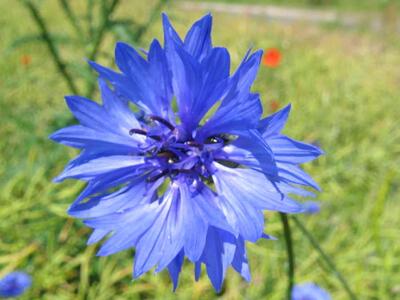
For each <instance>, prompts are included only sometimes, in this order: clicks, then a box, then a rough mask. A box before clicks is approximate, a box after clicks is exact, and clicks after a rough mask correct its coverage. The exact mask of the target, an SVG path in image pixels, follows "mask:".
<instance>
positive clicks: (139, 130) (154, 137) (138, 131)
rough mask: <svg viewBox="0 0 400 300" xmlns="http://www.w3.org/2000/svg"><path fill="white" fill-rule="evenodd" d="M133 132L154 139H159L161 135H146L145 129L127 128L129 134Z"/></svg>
mask: <svg viewBox="0 0 400 300" xmlns="http://www.w3.org/2000/svg"><path fill="white" fill-rule="evenodd" d="M133 134H140V135H144V136H147V137H149V138H151V139H153V140H156V141H158V142H159V141H161V137H160V136H158V135H148V132H147V131H146V130H143V129H139V128H132V129H131V130H129V135H133Z"/></svg>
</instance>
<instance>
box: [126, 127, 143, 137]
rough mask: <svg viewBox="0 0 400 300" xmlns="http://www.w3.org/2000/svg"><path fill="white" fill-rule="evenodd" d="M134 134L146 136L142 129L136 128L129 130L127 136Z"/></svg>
mask: <svg viewBox="0 0 400 300" xmlns="http://www.w3.org/2000/svg"><path fill="white" fill-rule="evenodd" d="M134 134H140V135H145V136H147V131H146V130H143V129H138V128H132V129H131V130H129V135H134Z"/></svg>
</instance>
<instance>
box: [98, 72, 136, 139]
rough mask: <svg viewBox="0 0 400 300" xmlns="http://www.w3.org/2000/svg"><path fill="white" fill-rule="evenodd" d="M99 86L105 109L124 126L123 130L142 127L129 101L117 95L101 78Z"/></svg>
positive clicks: (127, 131) (127, 130)
mask: <svg viewBox="0 0 400 300" xmlns="http://www.w3.org/2000/svg"><path fill="white" fill-rule="evenodd" d="M99 87H100V92H101V97H102V99H103V103H104V108H105V110H106V111H107V112H108V114H109V116H110V117H111V118H113V119H116V120H117V121H118V125H119V126H120V127H122V129H123V132H126V133H129V130H130V129H132V128H140V123H139V121H138V120H137V119H136V117H135V114H134V113H133V112H132V111H131V109H130V108H129V104H128V101H125V100H123V99H122V98H121V97H117V96H116V95H115V93H114V92H113V91H112V90H111V89H110V88H109V87H108V86H107V84H106V83H105V82H104V81H103V80H101V79H100V80H99Z"/></svg>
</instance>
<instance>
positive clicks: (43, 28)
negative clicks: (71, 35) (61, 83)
mask: <svg viewBox="0 0 400 300" xmlns="http://www.w3.org/2000/svg"><path fill="white" fill-rule="evenodd" d="M21 2H22V4H23V5H25V7H26V8H27V9H28V10H29V12H30V14H31V16H32V18H33V20H34V21H35V23H36V25H37V26H38V28H39V30H40V34H41V35H42V38H43V40H44V41H45V43H46V45H47V48H48V49H49V52H50V54H51V56H52V58H53V61H54V63H55V64H56V66H57V69H58V71H59V72H60V73H61V74H62V76H63V77H64V79H65V82H66V83H67V85H68V87H69V89H70V90H71V92H72V93H74V94H78V89H77V87H76V85H75V82H74V81H73V80H72V77H71V75H70V74H69V73H68V70H67V66H66V64H65V62H64V61H63V60H62V59H61V56H60V53H59V51H58V48H57V46H56V45H55V43H54V41H53V39H52V38H51V37H50V33H49V31H48V28H47V25H46V23H45V21H44V19H43V18H42V16H41V15H40V13H39V10H38V9H37V8H36V6H35V5H34V4H33V2H31V1H30V0H21Z"/></svg>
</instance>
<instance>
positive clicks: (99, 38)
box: [14, 0, 168, 98]
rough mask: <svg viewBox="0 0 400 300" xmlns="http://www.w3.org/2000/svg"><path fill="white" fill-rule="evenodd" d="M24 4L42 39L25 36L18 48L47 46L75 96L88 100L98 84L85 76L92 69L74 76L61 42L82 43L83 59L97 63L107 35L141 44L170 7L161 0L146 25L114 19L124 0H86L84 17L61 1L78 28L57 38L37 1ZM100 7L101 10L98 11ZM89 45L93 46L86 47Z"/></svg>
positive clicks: (73, 25) (165, 1)
mask: <svg viewBox="0 0 400 300" xmlns="http://www.w3.org/2000/svg"><path fill="white" fill-rule="evenodd" d="M20 2H21V4H22V5H24V6H25V7H26V9H27V10H28V11H29V13H30V15H31V17H32V20H33V21H34V23H35V24H36V26H37V28H38V30H39V36H37V35H30V36H24V37H23V38H20V39H18V40H16V41H15V42H14V44H15V45H20V44H23V43H27V42H29V43H30V42H40V43H44V44H45V45H46V46H47V49H48V51H49V53H50V55H51V56H50V57H51V58H52V60H53V62H54V64H55V66H56V68H57V70H58V72H59V74H60V75H61V77H62V78H63V79H64V81H65V83H66V85H67V86H68V89H69V90H70V92H71V93H73V94H84V95H85V96H86V97H88V98H92V97H93V94H94V91H95V87H96V81H95V79H94V77H92V76H88V75H87V76H84V75H85V74H90V73H89V72H90V70H89V67H86V68H85V69H84V70H83V69H81V71H82V72H80V73H81V74H79V75H80V76H73V75H72V73H71V68H70V65H69V64H68V63H67V62H66V61H65V60H64V59H63V57H62V55H61V52H60V49H59V43H60V42H61V41H63V42H67V43H72V42H73V41H78V43H79V44H80V45H81V46H82V48H83V49H85V50H84V51H85V52H84V53H83V54H82V57H86V58H88V59H89V60H95V59H96V58H97V56H98V55H99V53H100V48H101V45H102V42H103V40H104V38H105V37H106V36H107V34H114V35H115V36H116V38H119V39H121V37H122V38H124V40H125V41H126V42H129V43H132V44H134V45H137V44H138V43H140V41H141V39H142V37H143V36H144V34H145V33H146V32H147V30H148V29H149V28H150V26H151V25H152V24H153V23H154V21H155V20H156V17H157V16H158V15H159V14H160V13H161V10H162V9H163V7H164V5H166V4H167V2H168V0H159V1H158V2H157V3H156V4H155V5H154V6H153V7H152V8H151V10H150V12H149V16H148V18H147V20H146V21H145V22H144V23H142V24H139V23H136V22H135V21H134V20H129V21H126V20H122V19H118V18H115V19H114V18H113V13H114V12H115V11H116V9H117V8H118V6H119V4H120V0H101V1H94V0H86V10H87V11H86V15H85V16H82V17H80V16H79V14H76V13H75V11H74V9H73V8H72V7H71V5H70V2H69V1H67V0H58V2H59V5H60V8H61V9H62V10H63V13H64V14H65V18H66V19H67V21H68V23H69V24H70V25H71V26H72V28H73V29H74V34H73V35H72V36H67V37H63V36H61V35H57V34H56V33H53V32H51V31H50V30H49V28H51V26H50V25H49V24H48V22H47V21H46V19H45V18H44V17H43V16H42V14H41V13H40V10H39V8H38V6H37V4H35V2H34V1H33V0H20ZM96 6H99V8H100V9H99V10H97V9H96ZM96 11H99V12H98V14H99V16H95V15H94V12H96ZM97 19H98V20H100V21H99V22H98V24H94V20H97ZM88 43H89V47H87V46H86V45H87V44H88ZM82 77H84V79H85V81H86V88H85V92H84V93H81V92H80V91H79V89H78V83H77V82H78V80H79V79H82Z"/></svg>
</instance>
